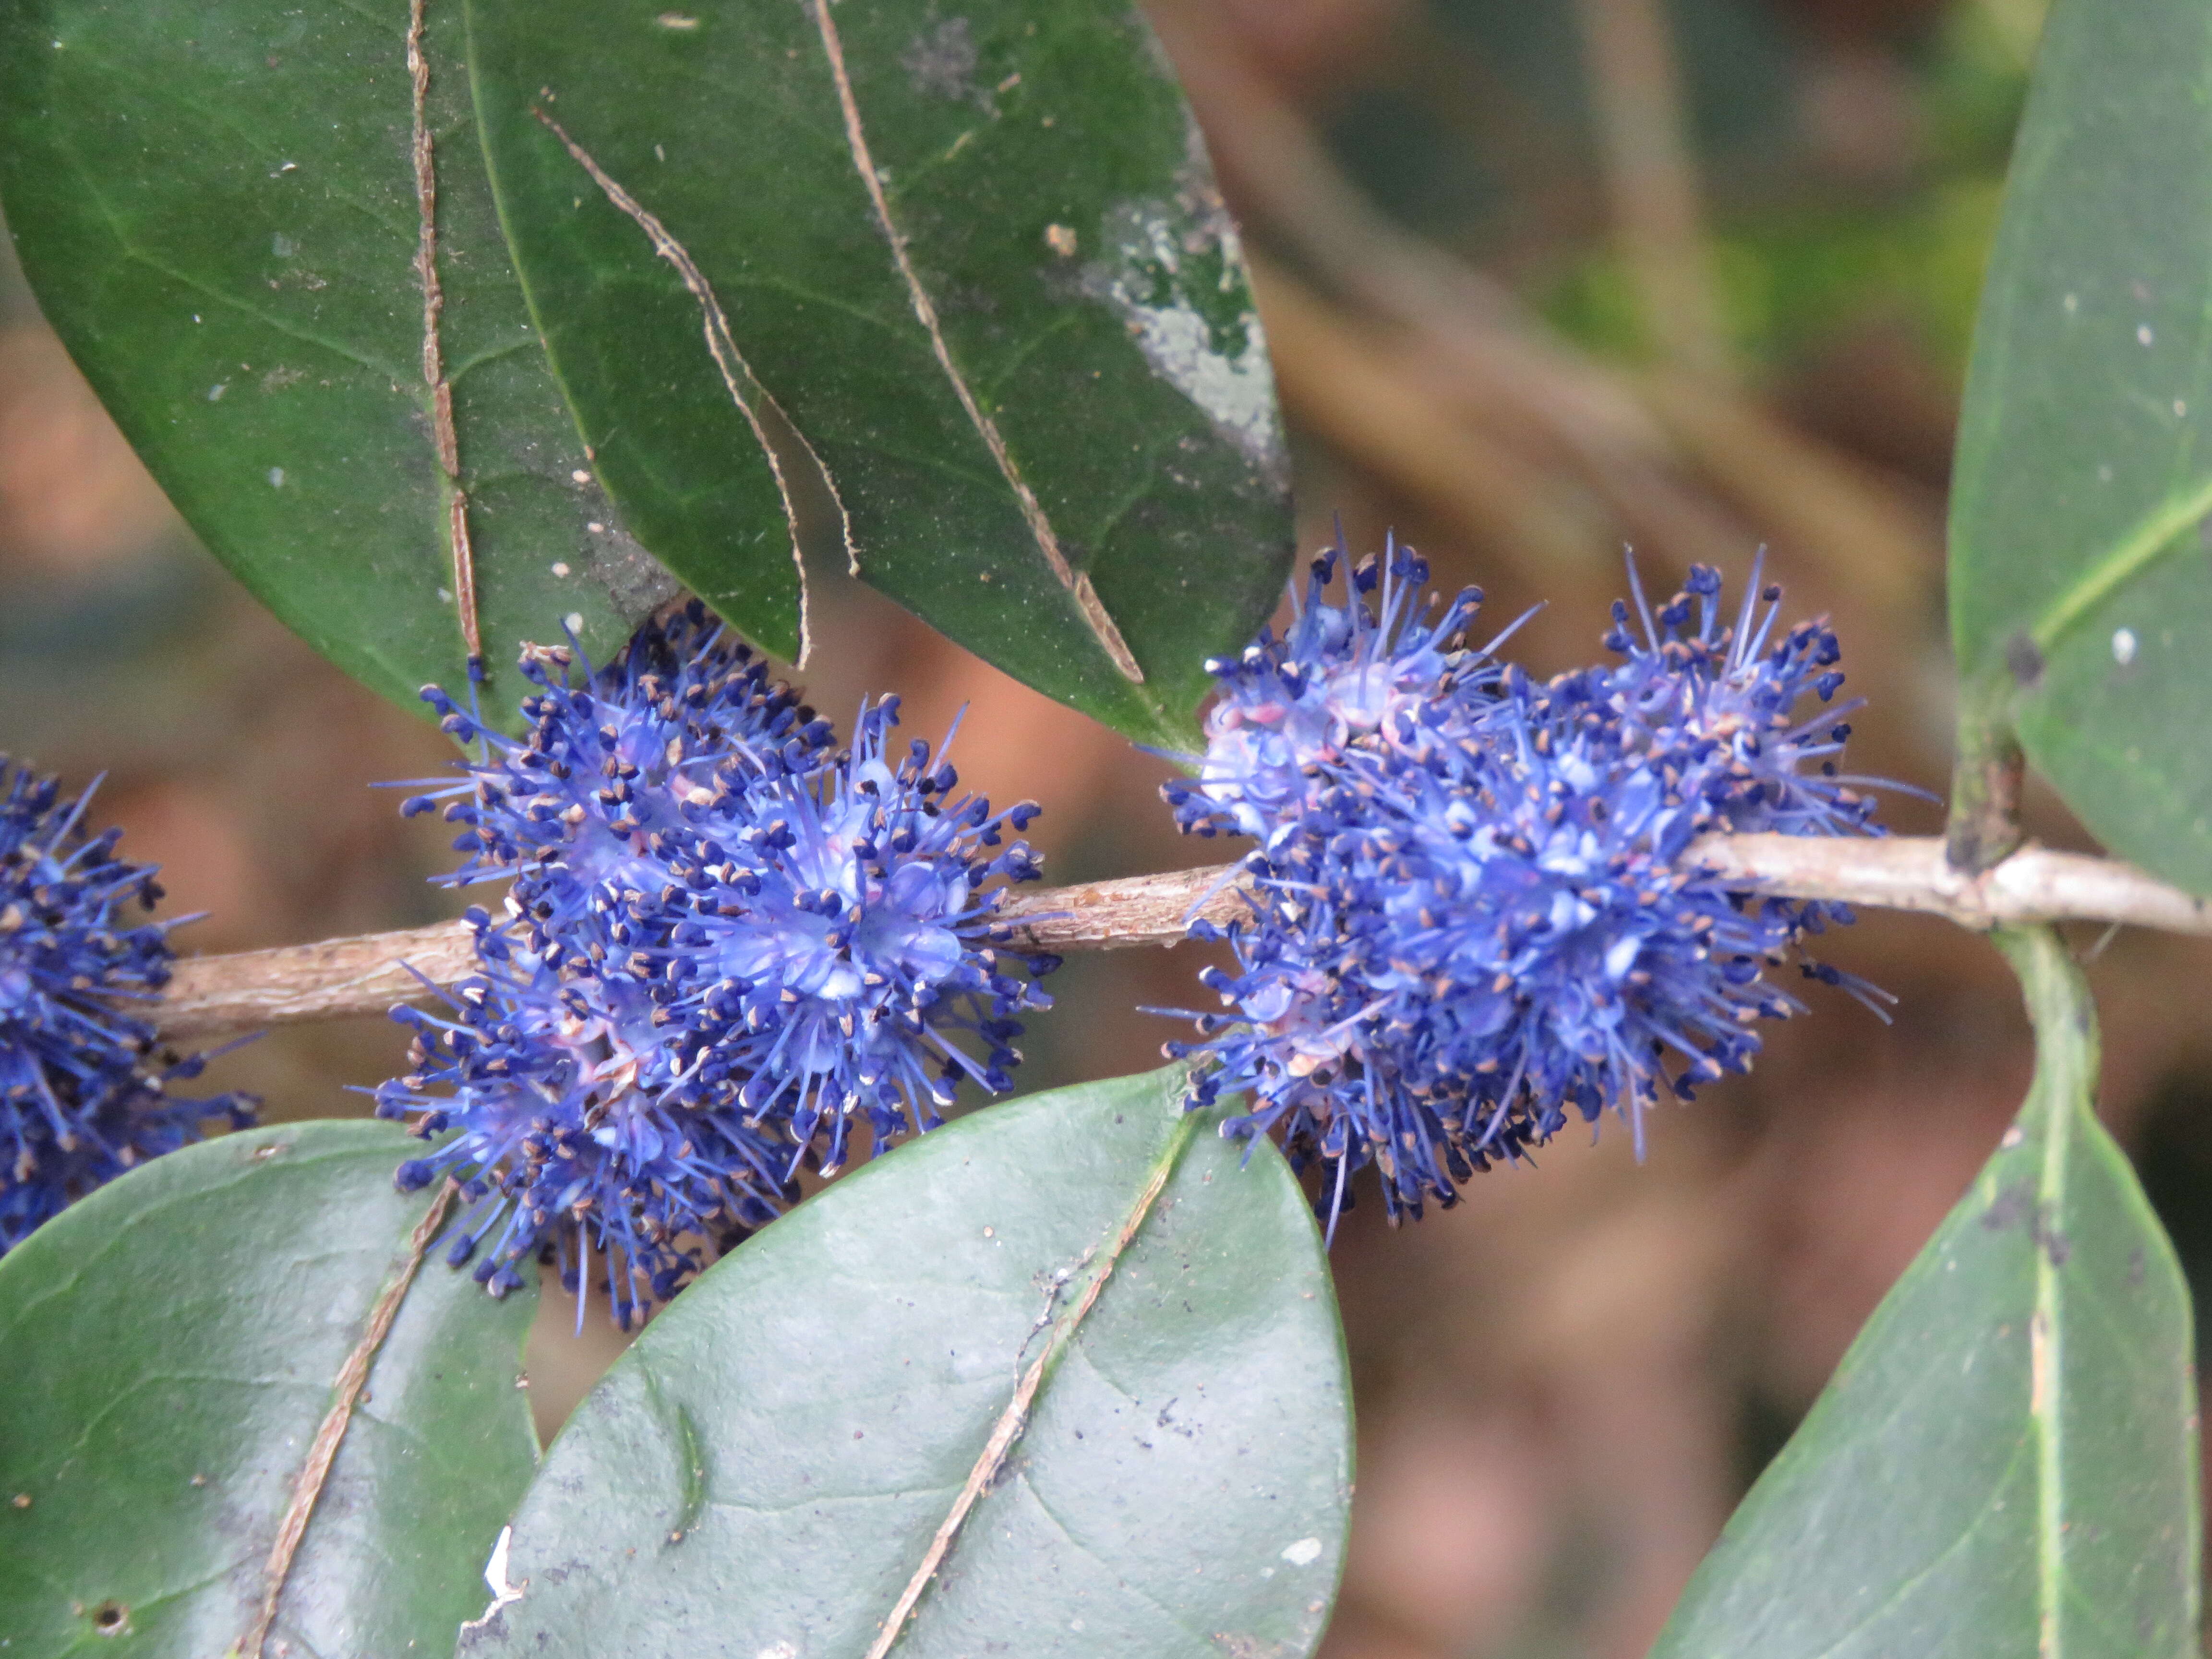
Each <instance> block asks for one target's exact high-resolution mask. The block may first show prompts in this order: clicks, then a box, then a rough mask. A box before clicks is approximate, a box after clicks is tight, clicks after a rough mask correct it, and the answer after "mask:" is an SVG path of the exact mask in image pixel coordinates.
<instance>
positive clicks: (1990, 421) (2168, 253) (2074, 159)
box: [1951, 0, 2212, 892]
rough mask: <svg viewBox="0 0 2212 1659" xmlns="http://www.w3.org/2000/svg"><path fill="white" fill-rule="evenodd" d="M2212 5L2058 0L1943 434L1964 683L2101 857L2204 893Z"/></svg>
mask: <svg viewBox="0 0 2212 1659" xmlns="http://www.w3.org/2000/svg"><path fill="white" fill-rule="evenodd" d="M2209 418H2212V20H2208V17H2207V15H2206V13H2205V10H2204V8H2203V5H2202V4H2201V3H2199V0H2134V3H2130V4H2128V5H2124V6H2112V5H2109V4H2106V3H2103V0H2057V3H2055V4H2054V5H2053V6H2052V7H2051V14H2050V19H2049V21H2048V22H2047V24H2046V25H2045V33H2044V42H2043V47H2042V52H2041V57H2040V59H2039V62H2038V64H2037V67H2036V72H2035V79H2034V83H2033V90H2032V93H2031V94H2030V97H2029V100H2028V106H2027V114H2026V116H2025V118H2024V120H2023V122H2022V125H2021V132H2020V138H2019V142H2018V145H2017V148H2016V150H2015V156H2014V161H2013V167H2012V175H2011V181H2010V183H2009V185H2008V189H2007V192H2006V197H2005V209H2004V217H2003V222H2002V227H2001V228H2000V230H1999V232H1998V235H1997V241H1996V251H1995V252H1994V253H1993V255H1992V256H1991V260H1990V274H1989V280H1988V285H1987V287H1986V289H1985V290H1984V295H1983V300H1982V311H1981V317H1980V321H1979V323H1978V327H1977V330H1976V334H1975V341H1974V354H1973V361H1972V373H1971V374H1970V375H1969V377H1968V381H1967V388H1966V410H1965V414H1964V417H1963V422H1962V424H1961V427H1960V435H1959V453H1958V465H1957V469H1956V474H1955V483H1954V489H1953V495H1952V512H1951V617H1952V630H1953V635H1954V641H1955V644H1956V647H1957V651H1958V657H1959V662H1960V667H1961V669H1962V671H1964V673H1965V675H1966V678H1968V680H1969V681H1970V682H1977V683H1979V684H1982V685H1984V686H1986V687H1989V688H1991V689H1993V690H2006V689H2008V688H2009V689H2010V690H2011V693H2012V700H2013V702H2014V711H2013V712H2014V718H2015V720H2016V723H2017V726H2018V729H2019V732H2020V736H2021V740H2022V743H2023V744H2024V746H2025V747H2026V749H2027V752H2028V754H2029V756H2030V757H2032V758H2033V760H2034V762H2035V763H2036V765H2037V766H2038V767H2039V768H2040V769H2042V770H2043V771H2044V772H2045V774H2046V775H2049V777H2050V778H2051V781H2052V782H2054V783H2055V784H2057V787H2058V789H2059V792H2060V793H2062V794H2063V796H2064V797H2065V798H2066V802H2067V804H2068V805H2069V806H2071V807H2072V808H2073V809H2074V811H2075V812H2076V813H2078V814H2079V815H2080V816H2081V819H2082V821H2083V822H2084V823H2087V825H2088V826H2089V827H2090V828H2091V829H2093V830H2094V831H2095V832H2096V833H2097V835H2098V836H2099V837H2100V839H2102V840H2103V841H2104V842H2106V845H2108V846H2109V847H2111V848H2112V849H2113V850H2114V851H2115V852H2118V853H2119V854H2124V856H2126V857H2128V858H2130V859H2133V860H2136V861H2137V862H2139V863H2141V864H2142V865H2144V866H2146V867H2148V868H2149V869H2152V870H2154V871H2156V872H2158V873H2160V875H2163V876H2166V877H2167V878H2171V879H2172V880H2174V881H2177V882H2179V883H2181V884H2185V885H2186V886H2189V887H2191V888H2193V889H2195V890H2197V891H2199V892H2212V749H2208V747H2207V746H2206V745H2205V744H2203V743H2202V742H2200V741H2197V740H2196V738H2195V736H2194V734H2195V733H2196V732H2197V730H2198V728H2199V726H2201V724H2202V721H2203V714H2204V710H2205V708H2206V707H2207V706H2208V703H2212V667H2208V659H2207V657H2206V655H2205V653H2204V649H2203V645H2204V641H2205V640H2206V638H2207V637H2208V628H2212V557H2208V555H2207V548H2208V546H2212V520H2208V517H2207V514H2208V513H2212V441H2204V442H2200V439H2203V438H2204V437H2205V436H2206V435H2207V433H2208V432H2212V426H2208V424H2207V422H2208V419H2209Z"/></svg>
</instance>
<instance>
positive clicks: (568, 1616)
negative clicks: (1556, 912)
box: [461, 1069, 1352, 1659]
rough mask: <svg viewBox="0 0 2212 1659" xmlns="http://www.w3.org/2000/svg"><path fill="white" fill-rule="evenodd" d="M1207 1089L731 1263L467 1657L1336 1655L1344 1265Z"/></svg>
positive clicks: (582, 1459)
mask: <svg viewBox="0 0 2212 1659" xmlns="http://www.w3.org/2000/svg"><path fill="white" fill-rule="evenodd" d="M1182 1087H1183V1077H1182V1073H1181V1072H1180V1071H1179V1070H1174V1069H1170V1070H1169V1071H1164V1072H1159V1073H1153V1074H1152V1075H1150V1076H1145V1077H1133V1078H1121V1079H1115V1080H1113V1081H1110V1082H1105V1083H1095V1084H1086V1085H1082V1086H1080V1087H1077V1088H1072V1089H1063V1090H1060V1091H1054V1092H1053V1093H1049V1094H1044V1095H1038V1096H1035V1097H1031V1098H1030V1099H1028V1100H1025V1101H1021V1102H1017V1103H1012V1104H1009V1105H1005V1106H994V1107H991V1108H988V1109H986V1110H984V1111H981V1112H978V1113H976V1114H975V1115H972V1116H970V1117H968V1118H965V1119H963V1120H962V1121H959V1122H957V1123H954V1124H952V1125H951V1126H950V1127H946V1128H944V1129H941V1130H939V1131H937V1132H936V1133H933V1134H930V1135H928V1136H927V1137H925V1138H924V1139H921V1141H919V1142H917V1143H915V1144H914V1145H912V1146H905V1147H902V1148H901V1149H899V1150H898V1151H896V1152H891V1153H890V1154H889V1155H888V1156H887V1157H884V1158H882V1159H880V1160H878V1162H877V1163H875V1164H872V1165H871V1166H869V1167H867V1168H866V1169H863V1170H860V1171H859V1172H858V1173H856V1174H855V1175H854V1176H850V1177H848V1179H846V1180H845V1181H842V1182H839V1183H838V1184H837V1185H836V1186H834V1187H832V1188H829V1190H828V1191H827V1192H825V1193H823V1194H822V1195H821V1196H819V1197H818V1198H816V1199H813V1200H810V1201H809V1202H807V1203H806V1204H805V1205H803V1206H800V1207H799V1209H798V1210H796V1211H794V1212H793V1213H792V1214H791V1215H789V1216H787V1217H786V1218H784V1219H782V1220H781V1221H778V1222H777V1223H775V1225H774V1226H772V1227H769V1229H767V1230H766V1231H764V1232H763V1233H761V1234H760V1235H759V1236H758V1237H756V1238H754V1239H752V1240H750V1241H749V1242H748V1243H745V1244H744V1246H742V1247H741V1248H740V1249H738V1250H737V1251H736V1252H734V1253H733V1254H732V1255H731V1256H730V1257H728V1258H727V1259H726V1260H725V1261H721V1262H720V1263H719V1264H717V1265H716V1266H715V1267H714V1268H713V1269H711V1270H710V1271H709V1272H708V1273H706V1274H705V1275H704V1276H702V1278H701V1279H700V1280H699V1281H698V1282H697V1283H696V1285H693V1286H692V1287H691V1288H690V1289H689V1290H687V1291H684V1294H683V1296H682V1297H680V1298H679V1299H678V1301H677V1302H676V1303H675V1304H673V1305H672V1306H671V1308H670V1309H669V1310H668V1311H667V1312H665V1314H663V1315H661V1316H659V1318H658V1319H656V1320H655V1321H654V1322H653V1323H652V1324H651V1325H650V1326H648V1327H647V1329H646V1332H645V1334H644V1335H643V1336H642V1337H641V1339H640V1340H638V1342H637V1343H636V1345H635V1346H634V1347H632V1348H631V1349H630V1351H629V1352H628V1353H627V1354H626V1355H624V1356H623V1358H622V1359H621V1360H620V1361H618V1362H617V1364H616V1366H615V1368H614V1370H612V1371H611V1372H610V1373H609V1374H608V1376H607V1378H606V1380H605V1382H604V1383H601V1384H600V1386H599V1389H598V1391H597V1392H596V1393H594V1394H593V1395H592V1396H591V1397H590V1398H589V1399H587V1400H586V1401H585V1402H584V1404H583V1406H582V1407H580V1409H579V1410H578V1412H577V1413H576V1414H575V1416H574V1418H573V1419H570V1422H569V1424H568V1427H567V1428H566V1429H565V1430H564V1431H562V1435H561V1437H560V1438H559V1440H557V1441H556V1443H554V1446H553V1449H552V1450H551V1451H550V1453H549V1454H548V1455H547V1458H546V1462H545V1464H544V1468H543V1469H542V1470H541V1472H540V1474H539V1476H538V1480H537V1481H536V1482H535V1483H534V1484H533V1485H532V1488H531V1490H530V1494H529V1496H528V1497H527V1498H526V1499H525V1500H524V1502H523V1504H522V1507H521V1509H520V1511H519V1512H518V1513H517V1515H516V1516H515V1522H514V1533H513V1545H512V1550H511V1553H510V1555H509V1558H508V1561H507V1577H508V1581H509V1583H511V1584H512V1585H513V1587H514V1588H515V1589H517V1590H519V1591H520V1600H519V1601H513V1602H512V1603H510V1604H508V1605H507V1606H506V1607H502V1608H501V1610H500V1611H499V1613H497V1614H496V1615H495V1617H494V1618H493V1619H491V1620H489V1622H488V1623H487V1624H486V1626H484V1627H483V1629H482V1630H481V1631H478V1632H471V1634H469V1635H468V1636H467V1637H465V1638H464V1639H463V1641H462V1643H461V1651H462V1652H463V1653H464V1654H467V1655H470V1656H484V1655H491V1654H502V1653H515V1654H530V1655H533V1656H537V1655H543V1656H549V1659H551V1656H561V1655H572V1656H586V1655H589V1656H594V1659H597V1656H604V1655H607V1654H613V1653H621V1654H623V1655H625V1656H630V1659H647V1656H670V1659H674V1656H678V1655H681V1656H684V1659H698V1656H702V1655H713V1654H730V1655H739V1656H743V1659H754V1656H756V1655H760V1654H778V1655H805V1656H806V1659H832V1656H837V1659H863V1656H866V1655H869V1654H872V1653H880V1652H882V1651H883V1650H884V1649H885V1648H887V1647H888V1648H890V1649H891V1650H893V1651H896V1653H897V1654H898V1655H900V1656H902V1659H926V1656H936V1655H942V1656H948V1659H949V1656H953V1655H958V1654H982V1653H985V1652H1005V1653H1010V1654H1019V1655H1021V1656H1023V1659H1048V1656H1054V1655H1059V1656H1066V1659H1073V1656H1084V1659H1103V1656H1115V1659H1186V1656H1187V1659H1201V1656H1203V1659H1222V1656H1223V1655H1262V1654H1264V1655H1267V1656H1270V1659H1296V1656H1299V1655H1304V1654H1306V1653H1309V1652H1310V1651H1311V1650H1312V1649H1313V1646H1314V1644H1315V1643H1316V1641H1317V1640H1318V1639H1319V1637H1320V1633H1321V1630H1322V1625H1323V1623H1324V1622H1325V1620H1326V1616H1327V1613H1328V1605H1329V1602H1330V1601H1331V1599H1332V1598H1333V1596H1334V1588H1335V1583H1336V1578H1337V1573H1338V1569H1339V1564H1340V1560H1341V1555H1342V1546H1343V1537H1344V1528H1345V1520H1346V1504H1347V1502H1348V1499H1349V1496H1350V1480H1351V1473H1352V1471H1351V1444H1350V1424H1349V1421H1348V1403H1347V1402H1348V1395H1347V1394H1346V1380H1345V1371H1344V1356H1343V1351H1342V1347H1341V1338H1340V1331H1339V1328H1338V1325H1337V1321H1336V1310H1335V1304H1334V1297H1332V1295H1331V1292H1330V1288H1329V1279H1328V1263H1327V1261H1326V1259H1325V1258H1324V1256H1323V1255H1322V1249H1321V1242H1320V1238H1319V1236H1318V1234H1317V1232H1316V1229H1315V1226H1314V1223H1313V1217H1312V1214H1311V1212H1310V1210H1309V1209H1308V1207H1307V1205H1306V1202H1305V1200H1304V1198H1303V1196H1302V1195H1301V1194H1300V1193H1299V1191H1298V1188H1297V1183H1296V1182H1293V1181H1292V1180H1291V1176H1290V1173H1289V1170H1287V1168H1286V1167H1285V1165H1284V1164H1283V1162H1282V1159H1281V1158H1279V1156H1278V1155H1277V1154H1276V1152H1274V1151H1273V1148H1272V1147H1269V1146H1262V1147H1260V1148H1258V1149H1257V1150H1255V1152H1253V1154H1252V1156H1251V1158H1249V1161H1247V1160H1246V1159H1245V1158H1244V1156H1243V1151H1242V1149H1241V1148H1240V1147H1239V1146H1237V1145H1235V1144H1233V1143H1230V1142H1226V1141H1224V1140H1223V1139H1221V1138H1220V1137H1219V1136H1218V1134H1217V1133H1215V1132H1214V1131H1215V1128H1216V1126H1217V1123H1218V1115H1206V1116H1203V1117H1200V1116H1195V1115H1186V1114H1185V1113H1184V1112H1183V1111H1182ZM1102 1275H1103V1276H1104V1277H1103V1281H1102V1279H1101V1276H1102ZM1094 1288H1095V1289H1096V1295H1095V1297H1094V1295H1093V1294H1092V1292H1093V1290H1094ZM1025 1384H1026V1386H1027V1387H1028V1388H1029V1389H1033V1390H1034V1392H1033V1395H1032V1396H1031V1397H1030V1398H1029V1399H1028V1400H1027V1401H1026V1410H1025V1411H1024V1410H1023V1409H1022V1406H1023V1403H1024V1402H1023V1395H1024V1387H1025ZM1010 1408H1012V1409H1010ZM971 1501H972V1509H968V1510H964V1511H963V1509H962V1505H963V1504H964V1503H968V1502H971ZM955 1522H957V1525H956V1524H955ZM948 1538H949V1547H945V1549H944V1550H943V1552H942V1553H941V1556H939V1555H933V1544H934V1543H935V1542H937V1541H942V1540H945V1539H948ZM932 1569H934V1571H932ZM915 1593H918V1597H919V1599H918V1601H917V1602H916V1603H915V1606H914V1609H913V1614H912V1619H911V1621H910V1622H908V1623H904V1624H901V1623H899V1622H898V1621H897V1620H895V1619H894V1618H893V1616H892V1615H893V1613H894V1610H895V1609H898V1608H901V1607H902V1606H903V1605H904V1601H903V1599H902V1598H905V1597H907V1596H908V1595H909V1594H915ZM894 1637H895V1638H896V1644H895V1646H894V1645H893V1644H892V1642H891V1639H890V1638H894Z"/></svg>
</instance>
